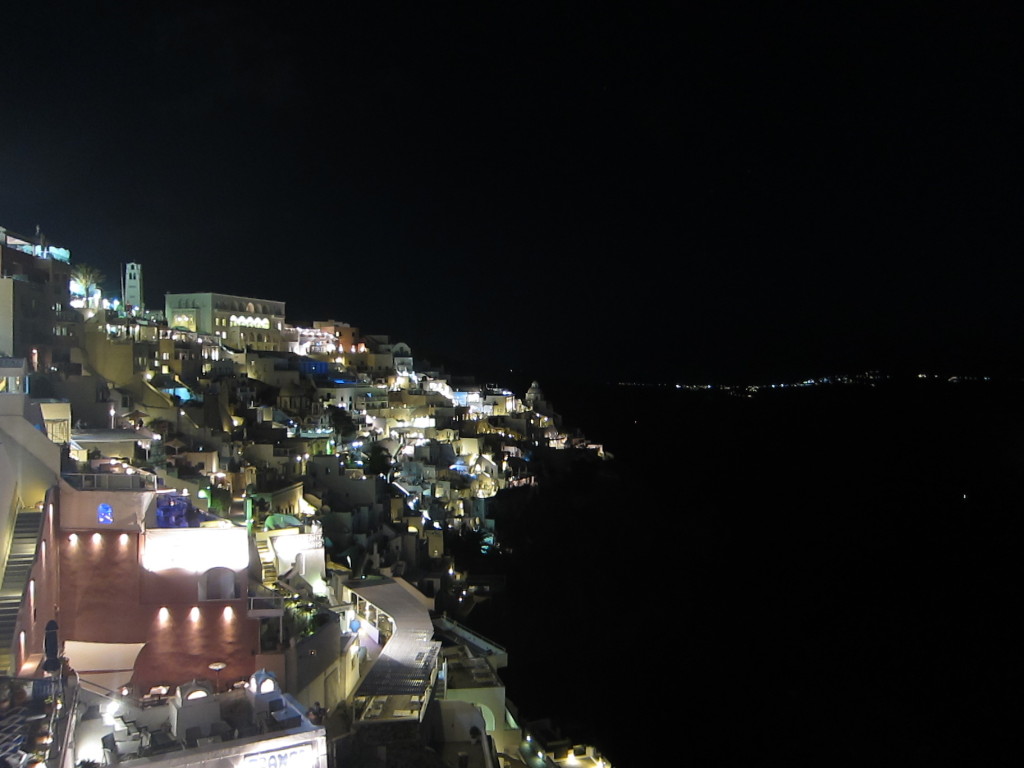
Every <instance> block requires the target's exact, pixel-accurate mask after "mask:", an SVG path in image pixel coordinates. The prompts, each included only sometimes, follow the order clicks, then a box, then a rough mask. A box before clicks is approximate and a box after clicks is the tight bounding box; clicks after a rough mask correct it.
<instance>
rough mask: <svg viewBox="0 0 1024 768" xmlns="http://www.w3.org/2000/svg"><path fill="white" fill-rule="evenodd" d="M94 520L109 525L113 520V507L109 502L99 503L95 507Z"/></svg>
mask: <svg viewBox="0 0 1024 768" xmlns="http://www.w3.org/2000/svg"><path fill="white" fill-rule="evenodd" d="M96 522H97V523H99V524H100V525H110V524H111V523H113V522H114V508H113V507H111V506H110V505H109V504H100V505H99V506H98V507H96Z"/></svg>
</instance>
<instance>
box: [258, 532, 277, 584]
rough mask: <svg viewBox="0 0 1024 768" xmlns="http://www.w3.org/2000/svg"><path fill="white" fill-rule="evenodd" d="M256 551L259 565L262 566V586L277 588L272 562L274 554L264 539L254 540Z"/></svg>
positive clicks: (275, 573)
mask: <svg viewBox="0 0 1024 768" xmlns="http://www.w3.org/2000/svg"><path fill="white" fill-rule="evenodd" d="M256 549H257V550H258V551H259V553H260V563H261V564H262V565H263V586H265V587H271V588H273V587H275V586H277V565H276V564H275V562H274V553H273V552H272V551H271V549H270V544H269V543H268V542H267V540H266V539H261V538H259V537H257V538H256Z"/></svg>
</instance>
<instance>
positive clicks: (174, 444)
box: [164, 438, 185, 450]
mask: <svg viewBox="0 0 1024 768" xmlns="http://www.w3.org/2000/svg"><path fill="white" fill-rule="evenodd" d="M164 445H166V446H167V447H168V448H173V449H174V450H178V449H179V448H184V447H185V443H183V442H182V441H181V440H179V439H178V438H174V439H173V440H168V441H167V442H166V443H164Z"/></svg>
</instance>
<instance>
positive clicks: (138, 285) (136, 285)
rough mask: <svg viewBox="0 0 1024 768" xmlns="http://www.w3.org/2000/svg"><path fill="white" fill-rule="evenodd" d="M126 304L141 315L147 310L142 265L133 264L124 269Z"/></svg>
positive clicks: (124, 299) (124, 298)
mask: <svg viewBox="0 0 1024 768" xmlns="http://www.w3.org/2000/svg"><path fill="white" fill-rule="evenodd" d="M123 301H124V303H125V304H126V305H127V306H128V307H129V308H131V309H133V310H135V311H136V312H138V313H140V314H141V312H142V311H143V310H144V309H145V300H144V299H143V296H142V265H141V264H136V263H135V262H131V263H129V264H126V265H125V267H124V297H123Z"/></svg>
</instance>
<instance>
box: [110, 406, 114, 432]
mask: <svg viewBox="0 0 1024 768" xmlns="http://www.w3.org/2000/svg"><path fill="white" fill-rule="evenodd" d="M110 428H111V429H113V428H114V404H113V403H111V404H110Z"/></svg>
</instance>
